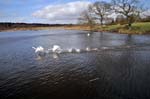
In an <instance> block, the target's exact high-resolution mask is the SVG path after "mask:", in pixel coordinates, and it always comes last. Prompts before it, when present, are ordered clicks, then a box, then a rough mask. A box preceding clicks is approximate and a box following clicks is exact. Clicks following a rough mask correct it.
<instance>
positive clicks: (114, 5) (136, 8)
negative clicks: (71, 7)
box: [79, 0, 150, 28]
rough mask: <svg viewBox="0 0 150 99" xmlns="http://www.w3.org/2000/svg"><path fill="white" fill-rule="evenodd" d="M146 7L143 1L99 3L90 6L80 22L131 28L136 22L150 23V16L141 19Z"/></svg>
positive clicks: (83, 13) (91, 24) (124, 0)
mask: <svg viewBox="0 0 150 99" xmlns="http://www.w3.org/2000/svg"><path fill="white" fill-rule="evenodd" d="M142 12H144V6H143V5H142V2H141V0H111V2H110V3H108V2H105V1H97V2H95V3H93V4H90V5H89V6H88V8H87V10H85V11H83V12H82V13H81V16H80V18H79V22H80V23H82V24H87V25H90V27H91V28H92V27H93V26H94V25H95V24H100V25H101V26H103V25H104V24H116V23H119V24H127V27H128V28H130V27H131V26H132V24H133V23H134V22H137V21H150V16H144V17H145V18H141V17H140V16H141V14H142Z"/></svg>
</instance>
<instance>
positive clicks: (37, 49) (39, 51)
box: [32, 46, 46, 56]
mask: <svg viewBox="0 0 150 99" xmlns="http://www.w3.org/2000/svg"><path fill="white" fill-rule="evenodd" d="M32 48H33V49H34V50H35V53H37V54H38V55H39V56H45V54H46V53H45V51H44V48H43V47H42V46H38V47H32Z"/></svg>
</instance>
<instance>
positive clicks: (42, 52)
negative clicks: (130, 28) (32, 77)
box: [32, 45, 133, 58]
mask: <svg viewBox="0 0 150 99" xmlns="http://www.w3.org/2000/svg"><path fill="white" fill-rule="evenodd" d="M132 47H133V46H120V47H101V48H90V47H86V48H83V49H79V48H69V49H62V48H61V46H59V45H53V47H52V48H50V49H47V50H45V48H44V47H42V46H38V47H32V48H33V49H34V51H35V53H36V54H37V55H38V56H40V57H43V56H46V55H47V54H52V55H53V58H58V57H59V54H63V53H83V52H92V51H103V50H114V49H126V48H132Z"/></svg>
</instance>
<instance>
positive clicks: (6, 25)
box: [0, 22, 73, 30]
mask: <svg viewBox="0 0 150 99" xmlns="http://www.w3.org/2000/svg"><path fill="white" fill-rule="evenodd" d="M72 25H73V24H40V23H11V22H1V23H0V30H6V29H13V28H32V27H56V26H72Z"/></svg>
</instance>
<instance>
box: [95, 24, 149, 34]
mask: <svg viewBox="0 0 150 99" xmlns="http://www.w3.org/2000/svg"><path fill="white" fill-rule="evenodd" d="M97 29H98V30H100V31H110V32H119V33H126V34H150V22H140V23H134V24H132V27H131V29H128V28H126V25H119V24H118V25H106V26H103V27H98V28H97Z"/></svg>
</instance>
